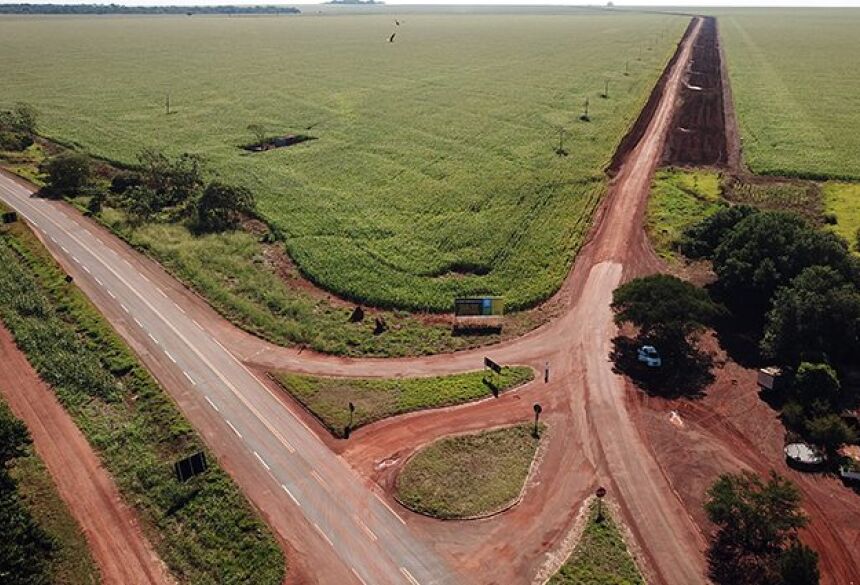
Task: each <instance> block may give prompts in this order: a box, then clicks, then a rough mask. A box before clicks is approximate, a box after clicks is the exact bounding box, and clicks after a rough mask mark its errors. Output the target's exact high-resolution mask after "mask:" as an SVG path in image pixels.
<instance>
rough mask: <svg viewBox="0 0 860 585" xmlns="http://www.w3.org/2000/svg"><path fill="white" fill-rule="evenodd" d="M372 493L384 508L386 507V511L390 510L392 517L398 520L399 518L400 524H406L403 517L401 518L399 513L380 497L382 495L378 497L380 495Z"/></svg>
mask: <svg viewBox="0 0 860 585" xmlns="http://www.w3.org/2000/svg"><path fill="white" fill-rule="evenodd" d="M374 495H375V496H376V499H377V500H379V502H380V503H381V504H382V505H383V506H385V507H386V508H388V511H389V512H391V513H392V514H394V517H395V518H397V519H398V520H400V523H401V524H403V525H406V520H404V519H403V518H401V517H400V514H398V513H397V512H395V511H394V508H392V507H391V506H389V505H388V502H386V501H385V500H383V499H382V497H380V495H379V494H377V493H374Z"/></svg>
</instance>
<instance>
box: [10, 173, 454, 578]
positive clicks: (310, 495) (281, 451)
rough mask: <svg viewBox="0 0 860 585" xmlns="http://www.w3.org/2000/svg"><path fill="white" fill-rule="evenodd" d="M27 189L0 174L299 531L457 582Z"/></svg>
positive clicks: (140, 277) (350, 561)
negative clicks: (292, 511) (256, 471)
mask: <svg viewBox="0 0 860 585" xmlns="http://www.w3.org/2000/svg"><path fill="white" fill-rule="evenodd" d="M32 195H33V194H32V191H31V190H30V189H28V188H27V187H25V186H23V185H22V184H20V183H18V182H16V181H14V180H13V179H11V178H9V177H7V176H5V175H0V199H2V201H4V202H5V203H6V204H7V205H8V206H9V207H11V208H13V209H14V210H15V211H17V212H18V213H19V215H20V216H22V217H23V218H24V219H26V221H27V222H28V223H29V224H30V225H31V226H33V228H34V229H35V230H36V233H37V234H38V235H39V237H40V238H41V239H42V241H43V242H44V243H45V245H46V246H47V247H48V248H49V250H50V251H51V252H52V254H53V255H54V256H55V258H57V259H58V260H59V261H60V262H61V264H63V266H64V267H65V268H66V270H67V272H69V274H72V275H73V276H74V277H75V278H76V280H84V281H86V282H87V284H88V285H90V286H91V287H92V286H94V287H96V288H97V289H98V290H99V291H101V292H102V295H100V298H99V300H98V303H97V304H98V306H99V307H100V308H101V309H102V310H113V311H115V312H119V313H122V314H124V315H125V320H126V324H127V328H126V332H127V333H130V334H131V335H132V337H133V338H134V339H133V341H134V342H135V345H137V346H139V347H140V348H143V349H144V350H145V351H147V352H149V353H150V354H151V355H158V356H159V357H160V363H163V364H164V366H165V367H166V368H168V369H169V370H172V371H173V373H174V374H176V376H177V377H178V378H179V379H181V380H182V383H183V385H184V386H185V387H186V389H187V390H189V391H190V392H188V395H191V396H192V397H196V399H194V398H192V407H195V408H200V409H208V410H210V411H211V412H210V414H211V415H213V416H214V417H215V418H216V419H217V420H219V421H220V423H221V427H222V431H223V433H222V434H221V437H220V439H221V440H224V441H228V442H230V441H232V442H233V443H234V445H233V446H234V447H235V446H237V445H238V446H241V448H243V449H246V450H247V451H248V455H249V457H251V458H253V460H254V461H255V462H256V464H257V465H259V466H260V468H262V470H264V471H265V473H264V474H263V475H262V477H265V478H268V480H267V481H269V482H271V486H269V487H270V488H271V490H270V491H271V492H272V493H276V494H280V498H281V500H282V502H283V505H284V506H294V507H297V508H298V509H300V511H301V514H302V515H303V516H304V518H305V519H306V521H307V523H308V525H309V526H310V527H312V530H307V531H306V532H307V533H309V534H311V535H315V537H316V538H317V539H318V540H319V544H321V545H323V546H330V547H331V548H332V550H333V551H334V553H335V555H336V557H337V558H339V559H340V561H341V562H342V563H343V565H344V569H345V570H346V572H348V573H349V574H351V575H352V576H353V577H354V578H355V581H356V582H357V583H364V584H366V585H374V584H386V585H387V584H398V585H402V584H409V585H416V584H420V585H446V584H452V585H453V584H455V583H459V582H460V580H459V579H458V578H457V577H456V576H455V574H454V573H453V572H452V570H451V569H450V568H449V567H448V566H447V564H446V562H445V561H444V560H443V559H442V558H441V557H440V556H439V555H438V554H437V553H436V552H435V551H434V550H432V549H430V548H429V547H428V546H427V545H425V544H424V543H423V542H422V541H421V540H420V538H419V537H418V536H417V535H415V534H414V533H413V531H412V529H411V528H410V527H409V526H407V525H406V523H405V522H404V520H403V519H402V517H401V516H400V515H399V514H398V513H397V512H396V511H395V510H394V509H393V508H392V507H391V506H390V505H389V504H388V503H387V502H386V501H385V500H384V499H383V498H382V497H381V496H380V495H379V492H377V491H376V490H374V489H373V488H372V487H371V486H370V485H368V484H367V483H366V482H365V481H364V480H363V479H362V478H360V477H359V476H358V474H357V473H356V472H355V471H354V470H352V469H351V468H350V467H348V466H347V465H346V464H345V463H344V462H343V461H342V460H341V459H340V458H339V457H338V456H336V455H335V454H333V453H332V452H331V451H330V450H329V449H328V448H327V447H326V446H325V445H324V444H323V443H322V442H321V441H320V440H319V438H318V437H317V436H316V435H315V434H314V433H313V432H311V430H310V429H309V428H308V427H307V426H306V425H305V423H304V422H303V421H301V420H300V419H299V418H297V417H295V416H294V415H293V414H292V413H291V412H290V411H289V410H288V409H286V408H284V406H283V403H282V402H281V401H280V399H279V398H278V397H276V396H274V395H273V394H272V391H271V390H270V389H269V388H268V387H267V386H266V385H265V384H264V383H263V382H261V381H260V380H259V379H258V378H257V377H256V376H255V375H254V374H253V373H252V372H251V371H250V370H248V369H247V368H246V367H245V366H244V365H243V364H242V363H241V362H239V360H237V359H236V358H235V357H234V356H233V354H232V353H230V352H229V351H228V350H227V349H226V348H225V347H224V346H223V345H222V344H221V343H220V342H219V341H218V339H215V338H214V337H213V336H212V335H211V334H210V333H208V332H207V331H204V329H203V328H202V327H201V326H200V325H199V324H198V322H197V321H195V320H194V318H193V317H191V316H190V315H188V314H187V313H186V311H185V310H184V309H183V308H182V307H181V306H179V305H178V304H176V303H174V302H173V300H171V299H170V298H169V296H168V294H166V293H165V291H164V290H162V289H161V288H159V286H158V285H156V284H155V283H153V282H152V280H151V279H150V278H148V277H147V276H146V275H145V274H144V273H143V272H140V271H139V270H138V269H137V268H136V267H134V266H132V265H131V264H130V263H129V262H128V261H127V260H126V259H124V258H122V257H121V256H120V255H118V254H117V253H116V252H115V251H114V250H113V249H112V248H111V246H108V245H106V244H105V243H104V242H102V241H101V240H100V238H99V236H98V235H97V234H96V233H94V231H91V230H90V229H88V226H87V225H86V224H85V223H83V222H81V221H80V219H81V218H79V217H72V214H70V213H67V211H66V208H65V206H64V205H63V204H60V203H57V202H52V201H47V200H43V199H37V198H34V197H33V196H32ZM136 349H137V348H136ZM180 404H181V405H182V403H181V402H180ZM187 407H188V405H187V404H185V405H183V410H186V409H187Z"/></svg>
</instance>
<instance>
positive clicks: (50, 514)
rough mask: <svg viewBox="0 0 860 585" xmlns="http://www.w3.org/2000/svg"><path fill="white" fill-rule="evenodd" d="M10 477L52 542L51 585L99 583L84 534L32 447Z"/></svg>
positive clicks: (17, 460) (90, 584)
mask: <svg viewBox="0 0 860 585" xmlns="http://www.w3.org/2000/svg"><path fill="white" fill-rule="evenodd" d="M9 474H10V475H11V476H12V477H13V478H14V479H15V481H17V482H18V493H19V494H20V496H21V499H22V500H23V502H24V503H25V505H26V507H27V509H28V510H29V511H30V514H31V515H32V516H33V518H34V519H35V520H36V522H37V523H38V524H39V526H40V527H41V528H42V530H44V531H45V533H47V534H48V536H50V537H51V540H52V541H53V542H54V545H55V547H54V550H53V551H52V553H51V557H50V561H49V573H50V576H51V583H54V584H55V585H95V584H96V583H100V582H101V581H100V578H99V571H98V568H97V567H96V565H95V562H94V561H93V558H92V556H91V555H90V550H89V547H88V545H87V541H86V538H85V537H84V533H83V531H82V530H81V527H80V525H79V524H78V523H77V521H75V519H74V517H73V516H72V514H71V512H70V511H69V509H68V507H67V506H66V503H65V502H64V501H63V500H62V498H60V494H59V493H57V488H56V486H55V485H54V480H53V479H52V478H51V474H50V473H48V469H47V468H46V467H45V464H44V463H43V462H42V460H41V459H40V458H39V456H38V455H36V452H35V450H33V448H32V447H29V448H28V454H27V455H26V456H24V457H19V458H17V459H15V462H14V463H13V464H12V467H11V468H10V469H9Z"/></svg>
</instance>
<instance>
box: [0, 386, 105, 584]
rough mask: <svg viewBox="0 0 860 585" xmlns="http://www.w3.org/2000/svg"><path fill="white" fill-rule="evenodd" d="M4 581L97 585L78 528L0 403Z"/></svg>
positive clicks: (0, 571)
mask: <svg viewBox="0 0 860 585" xmlns="http://www.w3.org/2000/svg"><path fill="white" fill-rule="evenodd" d="M0 533H2V534H3V538H2V539H0V577H2V582H3V583H4V585H48V584H51V585H95V584H96V583H98V582H99V580H100V579H99V573H98V570H97V568H96V566H95V564H94V563H93V559H92V557H91V556H90V551H89V549H88V548H87V542H86V539H85V537H84V534H83V531H82V530H81V528H80V526H79V525H78V524H77V522H75V519H74V518H73V517H72V515H71V513H70V512H69V509H68V508H67V507H66V504H65V503H64V502H63V500H62V499H60V495H59V494H58V493H57V489H56V487H55V486H54V482H53V480H52V479H51V476H50V474H49V473H48V470H47V469H46V468H45V466H44V464H43V463H42V461H41V459H39V457H38V455H36V453H35V451H34V450H33V447H32V443H31V438H30V434H29V432H28V431H27V427H26V426H25V425H24V423H23V422H22V421H20V420H18V419H17V418H15V416H14V415H13V414H12V412H11V411H10V410H9V408H8V406H7V405H6V403H5V402H3V401H2V400H0Z"/></svg>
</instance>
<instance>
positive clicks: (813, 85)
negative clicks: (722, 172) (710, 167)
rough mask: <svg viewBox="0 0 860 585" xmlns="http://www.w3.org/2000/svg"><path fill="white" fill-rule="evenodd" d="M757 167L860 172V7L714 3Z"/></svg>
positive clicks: (804, 172)
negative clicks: (735, 6) (755, 6)
mask: <svg viewBox="0 0 860 585" xmlns="http://www.w3.org/2000/svg"><path fill="white" fill-rule="evenodd" d="M714 12H715V14H716V15H717V16H718V18H719V23H720V30H721V35H722V38H723V41H724V44H725V48H726V52H727V58H728V65H729V74H730V78H731V83H732V90H733V93H734V98H735V104H736V108H737V113H738V118H739V122H740V127H741V136H742V139H743V147H744V157H745V159H746V162H747V164H748V165H749V167H750V168H751V170H752V171H753V172H755V173H762V174H777V175H790V176H798V175H799V176H806V177H850V178H854V179H860V74H858V73H860V69H858V60H857V55H858V54H860V35H858V34H857V31H858V30H860V11H858V10H853V9H844V10H836V9H818V10H811V9H786V10H767V11H766V10H725V11H714Z"/></svg>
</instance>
